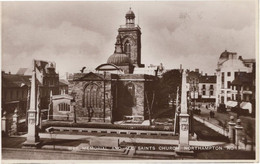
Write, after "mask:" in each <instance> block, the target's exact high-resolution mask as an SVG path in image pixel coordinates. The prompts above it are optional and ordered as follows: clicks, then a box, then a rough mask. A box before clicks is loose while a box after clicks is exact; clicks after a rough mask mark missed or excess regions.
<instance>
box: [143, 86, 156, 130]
mask: <svg viewBox="0 0 260 164" xmlns="http://www.w3.org/2000/svg"><path fill="white" fill-rule="evenodd" d="M154 97H155V92H154V91H153V94H152V101H151V102H149V99H148V96H147V92H145V99H146V103H147V109H148V117H149V122H150V125H152V109H153V104H154Z"/></svg>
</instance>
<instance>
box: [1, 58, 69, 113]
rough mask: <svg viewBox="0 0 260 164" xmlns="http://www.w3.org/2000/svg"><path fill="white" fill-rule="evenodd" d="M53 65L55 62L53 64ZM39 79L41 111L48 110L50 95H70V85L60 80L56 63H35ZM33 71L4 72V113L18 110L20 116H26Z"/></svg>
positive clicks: (27, 69)
mask: <svg viewBox="0 0 260 164" xmlns="http://www.w3.org/2000/svg"><path fill="white" fill-rule="evenodd" d="M52 63H53V62H52ZM35 65H36V68H37V69H36V72H37V79H38V85H39V91H40V93H41V94H40V99H41V103H40V106H41V109H42V110H43V111H44V110H46V111H47V109H48V107H49V103H50V95H51V94H52V95H58V94H60V93H64V92H65V93H68V84H67V83H66V81H64V80H59V75H58V74H57V73H56V71H55V63H54V64H50V62H44V61H35ZM31 77H32V69H29V68H21V69H19V70H18V72H17V73H16V74H6V73H5V72H2V111H6V112H7V114H9V113H10V114H11V113H13V112H14V110H15V109H16V108H17V109H18V112H19V115H20V116H22V117H23V116H25V115H26V110H27V109H28V108H29V107H28V105H29V104H28V102H29V98H30V97H29V96H30V94H29V93H30V87H31Z"/></svg>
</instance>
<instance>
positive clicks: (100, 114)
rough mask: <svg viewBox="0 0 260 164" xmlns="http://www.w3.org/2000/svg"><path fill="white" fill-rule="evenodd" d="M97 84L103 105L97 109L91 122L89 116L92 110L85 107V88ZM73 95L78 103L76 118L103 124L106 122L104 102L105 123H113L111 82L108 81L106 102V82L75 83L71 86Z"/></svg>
mask: <svg viewBox="0 0 260 164" xmlns="http://www.w3.org/2000/svg"><path fill="white" fill-rule="evenodd" d="M93 83H95V84H96V85H98V86H99V87H100V90H101V95H100V99H101V104H100V108H95V109H94V110H93V114H92V117H91V119H90V120H89V116H90V115H91V114H90V113H89V112H91V110H90V109H89V108H88V107H87V106H86V105H84V104H85V102H84V101H85V100H84V99H85V94H84V90H85V87H86V86H87V85H89V84H93ZM69 85H70V88H71V94H72V95H73V96H75V101H76V116H77V120H79V121H91V122H103V121H104V101H105V121H106V122H111V109H110V108H111V106H112V105H111V104H112V100H111V82H110V81H106V83H105V86H106V89H105V100H104V81H73V82H71V83H70V84H69Z"/></svg>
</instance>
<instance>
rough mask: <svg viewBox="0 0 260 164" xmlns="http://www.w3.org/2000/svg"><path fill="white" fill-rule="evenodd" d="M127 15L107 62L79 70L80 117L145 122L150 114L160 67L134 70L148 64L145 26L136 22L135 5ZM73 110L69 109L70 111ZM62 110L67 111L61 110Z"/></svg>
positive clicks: (74, 86) (74, 91)
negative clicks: (143, 35)
mask: <svg viewBox="0 0 260 164" xmlns="http://www.w3.org/2000/svg"><path fill="white" fill-rule="evenodd" d="M125 18H126V24H125V25H122V26H120V28H119V29H118V35H117V37H116V42H115V51H114V53H113V54H112V55H111V56H109V57H108V60H107V62H106V63H103V64H101V65H99V66H97V67H96V69H95V71H93V72H89V73H84V72H83V71H82V72H81V73H75V74H74V76H73V80H71V81H70V84H69V88H70V89H69V90H70V94H71V95H72V97H74V99H75V102H76V105H75V112H76V113H75V115H76V118H77V121H88V122H107V123H112V122H115V121H120V120H124V119H125V118H132V119H133V120H134V121H137V122H142V121H144V120H146V119H148V117H149V109H151V108H152V107H151V104H152V101H153V99H154V98H153V97H154V94H155V85H156V83H157V80H158V78H157V76H156V70H155V72H154V75H151V74H150V75H148V74H135V73H134V70H135V69H141V68H144V64H142V63H141V28H140V27H139V26H138V25H137V24H135V14H134V12H133V11H132V10H131V8H130V10H129V11H128V12H127V13H126V15H125ZM86 64H87V63H86ZM57 106H58V105H57ZM54 110H56V111H57V110H59V109H54ZM73 112H74V110H73V111H70V110H68V111H67V113H66V114H67V115H69V113H73ZM55 113H56V115H59V113H58V112H55ZM62 114H65V113H64V111H61V112H60V115H62ZM71 119H73V118H71Z"/></svg>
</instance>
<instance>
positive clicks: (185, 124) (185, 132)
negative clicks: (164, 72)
mask: <svg viewBox="0 0 260 164" xmlns="http://www.w3.org/2000/svg"><path fill="white" fill-rule="evenodd" d="M181 91H182V93H181V113H180V115H179V118H180V126H179V128H180V129H179V130H180V133H179V151H189V148H188V146H189V114H188V107H187V88H186V73H185V71H183V73H182V90H181Z"/></svg>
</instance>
